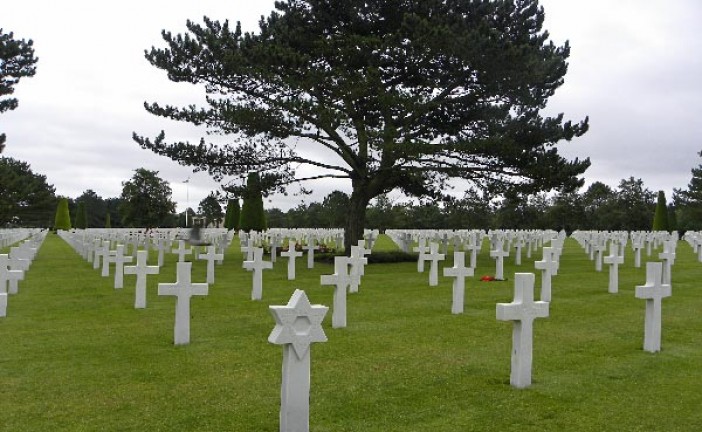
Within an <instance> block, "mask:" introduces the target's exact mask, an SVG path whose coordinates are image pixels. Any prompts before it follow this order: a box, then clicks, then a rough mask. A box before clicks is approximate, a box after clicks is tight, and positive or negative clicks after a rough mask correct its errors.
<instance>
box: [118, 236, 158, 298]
mask: <svg viewBox="0 0 702 432" xmlns="http://www.w3.org/2000/svg"><path fill="white" fill-rule="evenodd" d="M148 258H149V252H147V251H145V250H140V251H138V252H137V259H136V265H134V266H125V267H124V273H125V274H128V275H132V274H133V275H136V289H135V291H134V309H144V308H146V277H147V275H150V274H158V273H159V270H160V267H159V266H150V265H147V260H148Z"/></svg>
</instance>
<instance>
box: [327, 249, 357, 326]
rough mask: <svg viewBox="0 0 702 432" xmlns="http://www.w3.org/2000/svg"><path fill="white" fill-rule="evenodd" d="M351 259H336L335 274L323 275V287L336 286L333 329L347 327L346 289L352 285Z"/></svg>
mask: <svg viewBox="0 0 702 432" xmlns="http://www.w3.org/2000/svg"><path fill="white" fill-rule="evenodd" d="M348 271H349V259H348V258H347V257H334V274H332V275H322V277H321V278H320V283H321V285H334V309H333V310H332V327H333V328H344V327H346V289H347V287H348V286H349V285H350V284H351V278H350V276H349V273H348Z"/></svg>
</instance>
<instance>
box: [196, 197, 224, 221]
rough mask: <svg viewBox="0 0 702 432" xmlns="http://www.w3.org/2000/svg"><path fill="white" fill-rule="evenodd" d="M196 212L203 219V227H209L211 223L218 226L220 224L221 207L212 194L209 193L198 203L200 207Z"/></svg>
mask: <svg viewBox="0 0 702 432" xmlns="http://www.w3.org/2000/svg"><path fill="white" fill-rule="evenodd" d="M198 212H199V213H200V214H201V215H202V216H204V217H205V226H206V227H207V226H209V225H210V224H211V223H213V222H214V223H215V224H217V225H219V223H220V222H222V218H223V217H224V213H223V212H222V205H221V204H220V203H219V200H218V199H217V197H216V196H215V194H214V193H210V194H209V195H207V196H206V197H205V198H203V199H202V201H200V207H199V208H198Z"/></svg>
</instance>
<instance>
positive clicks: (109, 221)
mask: <svg viewBox="0 0 702 432" xmlns="http://www.w3.org/2000/svg"><path fill="white" fill-rule="evenodd" d="M105 228H112V218H111V217H110V213H107V214H105Z"/></svg>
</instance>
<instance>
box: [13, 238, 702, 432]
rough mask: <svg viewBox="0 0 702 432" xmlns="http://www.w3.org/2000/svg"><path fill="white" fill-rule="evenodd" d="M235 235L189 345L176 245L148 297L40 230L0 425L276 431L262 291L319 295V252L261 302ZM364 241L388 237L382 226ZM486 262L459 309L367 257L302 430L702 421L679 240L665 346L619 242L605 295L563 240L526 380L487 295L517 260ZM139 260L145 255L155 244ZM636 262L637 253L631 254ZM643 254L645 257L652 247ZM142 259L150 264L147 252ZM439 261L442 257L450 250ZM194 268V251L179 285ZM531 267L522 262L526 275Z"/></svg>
mask: <svg viewBox="0 0 702 432" xmlns="http://www.w3.org/2000/svg"><path fill="white" fill-rule="evenodd" d="M237 246H238V243H237V242H236V241H235V242H234V243H233V246H232V247H231V248H230V249H229V251H228V252H227V255H226V258H225V262H224V264H223V265H222V266H217V268H216V270H217V272H216V283H215V284H214V285H212V286H210V294H209V295H208V296H207V297H193V299H192V307H191V316H192V320H191V344H190V345H187V346H180V347H175V346H173V343H172V342H173V319H174V302H175V300H174V298H172V297H158V296H157V295H156V285H157V283H158V282H159V281H160V282H173V281H174V280H175V257H168V258H167V260H166V264H165V266H164V267H163V268H162V269H161V273H160V275H158V276H157V277H150V278H149V283H148V294H147V309H144V310H135V309H134V308H133V303H134V288H133V286H134V276H125V288H124V289H121V290H115V289H113V288H112V286H113V285H112V282H113V280H112V277H110V278H102V277H101V276H100V272H99V271H98V270H93V269H92V266H91V265H90V264H88V263H86V262H85V261H83V260H82V259H81V258H80V257H79V256H78V255H77V254H76V253H75V252H73V250H72V249H70V247H69V246H68V245H67V244H66V243H65V242H63V241H62V240H61V239H60V238H58V237H57V236H54V235H50V236H49V237H48V238H47V240H46V241H45V243H44V245H43V246H42V248H41V250H40V251H39V254H38V256H37V259H36V261H35V262H34V264H33V265H32V268H31V269H30V271H29V272H28V273H27V275H26V277H25V280H24V281H23V282H21V283H20V293H19V294H18V295H15V296H12V297H11V298H10V301H9V307H8V316H7V317H6V318H3V319H0V407H1V408H0V409H1V410H2V413H3V415H2V421H0V430H3V431H44V430H46V431H186V430H192V431H224V430H231V431H277V430H278V427H279V426H278V410H279V403H280V393H279V392H280V375H281V360H282V355H281V354H282V351H281V348H280V347H279V346H275V345H271V344H269V343H268V342H267V337H268V335H269V333H270V331H271V330H272V328H273V326H274V321H273V318H272V317H271V316H270V314H269V312H268V305H271V304H285V303H287V301H288V299H289V297H290V295H291V294H292V292H293V291H294V289H296V288H301V289H304V290H305V291H306V292H307V294H308V296H309V298H310V300H311V301H312V303H321V304H325V305H331V304H332V287H322V286H320V285H319V276H320V275H321V274H330V273H332V266H331V265H329V264H322V263H317V264H316V266H315V268H314V269H313V270H307V269H306V260H303V259H300V260H298V268H297V280H295V281H287V279H286V263H285V260H281V261H280V262H279V263H278V264H277V265H276V266H275V268H274V270H272V271H266V272H265V273H264V290H263V299H264V300H263V301H260V302H255V301H251V300H250V290H251V274H250V273H248V272H246V271H245V270H243V269H242V268H241V260H242V257H241V254H240V253H239V251H238V247H237ZM376 247H377V249H378V250H392V249H393V248H394V247H393V245H392V243H391V242H390V240H389V239H387V238H385V237H381V239H380V240H379V242H378V244H377V246H376ZM540 256H541V253H540V251H539V252H538V253H537V254H535V255H534V256H533V257H532V259H526V258H525V257H523V265H522V266H521V267H518V268H517V267H515V266H514V265H513V258H512V257H510V258H509V259H508V261H507V264H506V266H505V274H506V275H508V277H509V279H510V280H508V281H504V282H489V283H485V282H479V281H478V277H479V276H481V275H484V274H493V273H494V263H493V261H492V260H491V259H490V258H489V257H488V253H487V245H484V248H483V251H482V253H481V255H480V256H479V260H478V268H477V270H476V278H474V279H469V280H468V281H467V284H466V285H467V292H466V305H465V313H464V314H462V315H452V314H451V313H450V310H451V280H450V279H448V278H440V285H439V286H438V287H429V286H428V274H427V273H423V274H420V273H417V271H416V264H415V263H393V264H373V265H370V266H368V267H367V268H366V276H365V277H364V279H363V281H362V284H361V288H360V292H359V293H358V294H352V295H349V297H348V327H347V328H345V329H332V328H331V325H330V322H331V311H330V313H329V314H327V317H326V318H325V321H324V328H325V332H326V334H327V337H328V338H329V341H328V342H326V343H319V344H315V345H313V346H312V388H311V418H310V423H311V430H312V431H317V432H326V431H329V432H332V431H333V432H341V431H359V432H360V431H363V432H369V431H378V432H381V431H382V432H388V431H398V432H399V431H459V430H460V431H490V430H495V431H497V430H499V431H564V430H566V431H696V430H699V429H700V425H702V411H700V406H702V368H701V366H702V363H700V359H701V358H702V331H701V330H702V313H701V312H702V295H700V291H699V282H698V281H699V280H700V278H701V276H702V264H700V263H698V262H697V261H696V259H695V256H694V255H693V253H692V250H691V248H690V247H689V246H688V245H687V244H686V243H683V242H681V244H680V246H679V247H678V256H677V260H676V263H675V266H674V267H673V296H672V297H671V298H667V299H665V300H664V301H663V341H662V347H663V350H662V351H661V352H660V353H657V354H651V353H646V352H644V351H643V350H642V343H643V317H644V301H643V300H639V299H636V298H634V287H635V286H636V285H640V284H643V282H644V280H645V259H644V266H642V267H641V268H639V269H636V268H633V256H632V254H631V251H627V256H626V262H625V265H624V266H623V267H621V268H620V276H619V277H620V292H619V294H608V293H607V281H608V274H607V270H606V268H605V270H604V271H603V272H601V273H598V272H595V271H594V264H593V263H592V262H591V261H590V260H589V259H588V258H587V256H586V255H585V253H584V251H583V250H582V249H581V248H580V247H579V246H578V245H577V243H575V241H573V240H568V241H567V242H566V248H565V251H564V253H563V256H562V258H561V266H560V270H559V275H558V276H556V277H555V278H554V279H553V301H552V303H551V307H550V308H551V310H550V317H549V318H547V319H540V320H537V321H536V323H535V341H534V368H533V385H532V386H531V387H530V388H529V389H525V390H517V389H514V388H512V387H511V386H510V385H509V368H510V351H511V332H512V325H511V324H510V323H505V322H501V321H497V320H496V319H495V304H496V303H498V302H509V301H511V299H512V292H513V277H512V275H513V274H514V272H515V271H524V272H533V268H534V267H533V264H532V262H533V260H534V258H537V257H538V258H540ZM153 258H154V259H155V254H154V257H153ZM644 258H646V257H645V253H644ZM651 259H652V258H651ZM152 262H153V261H152ZM447 265H450V260H449V263H447ZM204 280H205V262H204V261H198V262H196V263H195V264H194V265H193V281H195V282H200V281H204ZM539 284H540V280H539V276H538V275H537V286H539Z"/></svg>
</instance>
